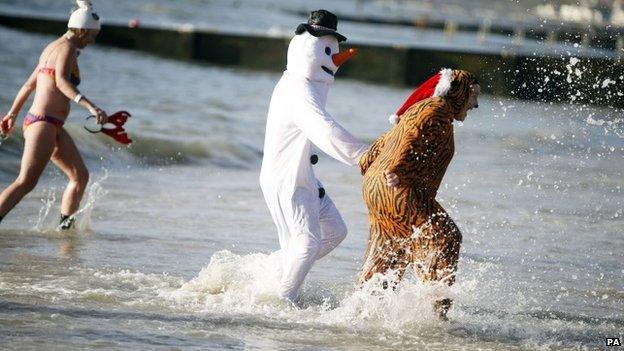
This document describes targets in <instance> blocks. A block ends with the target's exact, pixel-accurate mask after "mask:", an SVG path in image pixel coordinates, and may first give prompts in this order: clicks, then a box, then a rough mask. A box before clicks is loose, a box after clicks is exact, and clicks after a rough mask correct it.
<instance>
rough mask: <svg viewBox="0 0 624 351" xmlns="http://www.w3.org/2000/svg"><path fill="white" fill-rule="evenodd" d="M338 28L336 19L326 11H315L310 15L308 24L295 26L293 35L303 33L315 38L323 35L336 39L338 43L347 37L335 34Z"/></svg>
mask: <svg viewBox="0 0 624 351" xmlns="http://www.w3.org/2000/svg"><path fill="white" fill-rule="evenodd" d="M337 28H338V17H336V15H334V14H333V13H331V12H329V11H327V10H316V11H312V12H311V13H310V18H308V23H301V24H300V25H299V26H297V29H296V30H295V34H301V33H303V32H305V31H308V33H310V34H312V35H313V36H315V37H322V36H324V35H333V36H335V37H336V39H338V42H341V41H345V40H347V37H345V36H344V35H342V34H340V33H338V32H336V29H337Z"/></svg>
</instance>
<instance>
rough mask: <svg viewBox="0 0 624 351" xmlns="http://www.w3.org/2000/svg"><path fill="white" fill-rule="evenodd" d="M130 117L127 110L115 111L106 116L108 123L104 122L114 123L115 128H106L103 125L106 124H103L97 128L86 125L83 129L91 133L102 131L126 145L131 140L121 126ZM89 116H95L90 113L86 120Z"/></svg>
mask: <svg viewBox="0 0 624 351" xmlns="http://www.w3.org/2000/svg"><path fill="white" fill-rule="evenodd" d="M130 117H131V115H130V113H129V112H127V111H119V112H115V113H114V114H112V115H110V116H108V123H106V124H112V125H114V126H115V128H106V127H105V126H106V124H105V125H102V126H100V129H97V130H94V129H89V128H87V126H84V129H85V130H86V131H87V132H89V133H93V134H96V133H100V132H102V133H104V134H106V135H108V136H109V137H111V138H113V139H114V140H115V141H117V142H118V143H120V144H124V145H128V144H130V143H132V140H131V139H130V138H129V137H128V134H127V133H126V130H125V129H124V128H123V126H124V124H125V123H126V121H127V120H128V118H130ZM91 118H95V116H93V115H91V116H89V117H87V120H89V119H91Z"/></svg>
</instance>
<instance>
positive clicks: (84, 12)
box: [67, 0, 101, 29]
mask: <svg viewBox="0 0 624 351" xmlns="http://www.w3.org/2000/svg"><path fill="white" fill-rule="evenodd" d="M76 4H77V5H78V9H77V10H76V11H74V12H72V14H71V16H70V17H69V22H67V28H76V29H100V27H101V25H100V17H98V15H97V14H96V13H95V12H94V11H93V4H91V1H90V0H76Z"/></svg>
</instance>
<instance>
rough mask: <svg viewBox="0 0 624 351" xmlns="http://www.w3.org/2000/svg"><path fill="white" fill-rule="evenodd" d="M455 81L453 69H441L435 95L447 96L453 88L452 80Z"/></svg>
mask: <svg viewBox="0 0 624 351" xmlns="http://www.w3.org/2000/svg"><path fill="white" fill-rule="evenodd" d="M452 81H453V70H452V69H449V68H445V69H443V70H441V71H440V81H439V82H438V84H437V85H436V88H435V91H434V92H433V96H445V95H446V94H447V93H448V92H449V90H451V82H452Z"/></svg>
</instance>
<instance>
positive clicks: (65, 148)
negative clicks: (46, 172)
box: [52, 129, 89, 216]
mask: <svg viewBox="0 0 624 351" xmlns="http://www.w3.org/2000/svg"><path fill="white" fill-rule="evenodd" d="M52 162H54V164H55V165H56V166H57V167H58V168H60V169H61V171H63V173H65V175H66V176H67V178H69V183H68V184H67V188H65V192H64V193H63V200H62V202H61V215H64V216H71V215H73V214H74V213H76V211H78V208H79V207H80V201H81V200H82V195H83V194H84V191H85V189H86V188H87V184H88V183H89V171H88V170H87V167H86V166H85V164H84V161H83V160H82V156H80V152H79V151H78V148H76V144H75V143H74V140H73V139H72V138H71V136H70V135H69V133H67V131H66V130H65V129H62V130H61V134H60V136H59V138H58V142H57V143H56V148H55V149H54V153H53V154H52Z"/></svg>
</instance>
